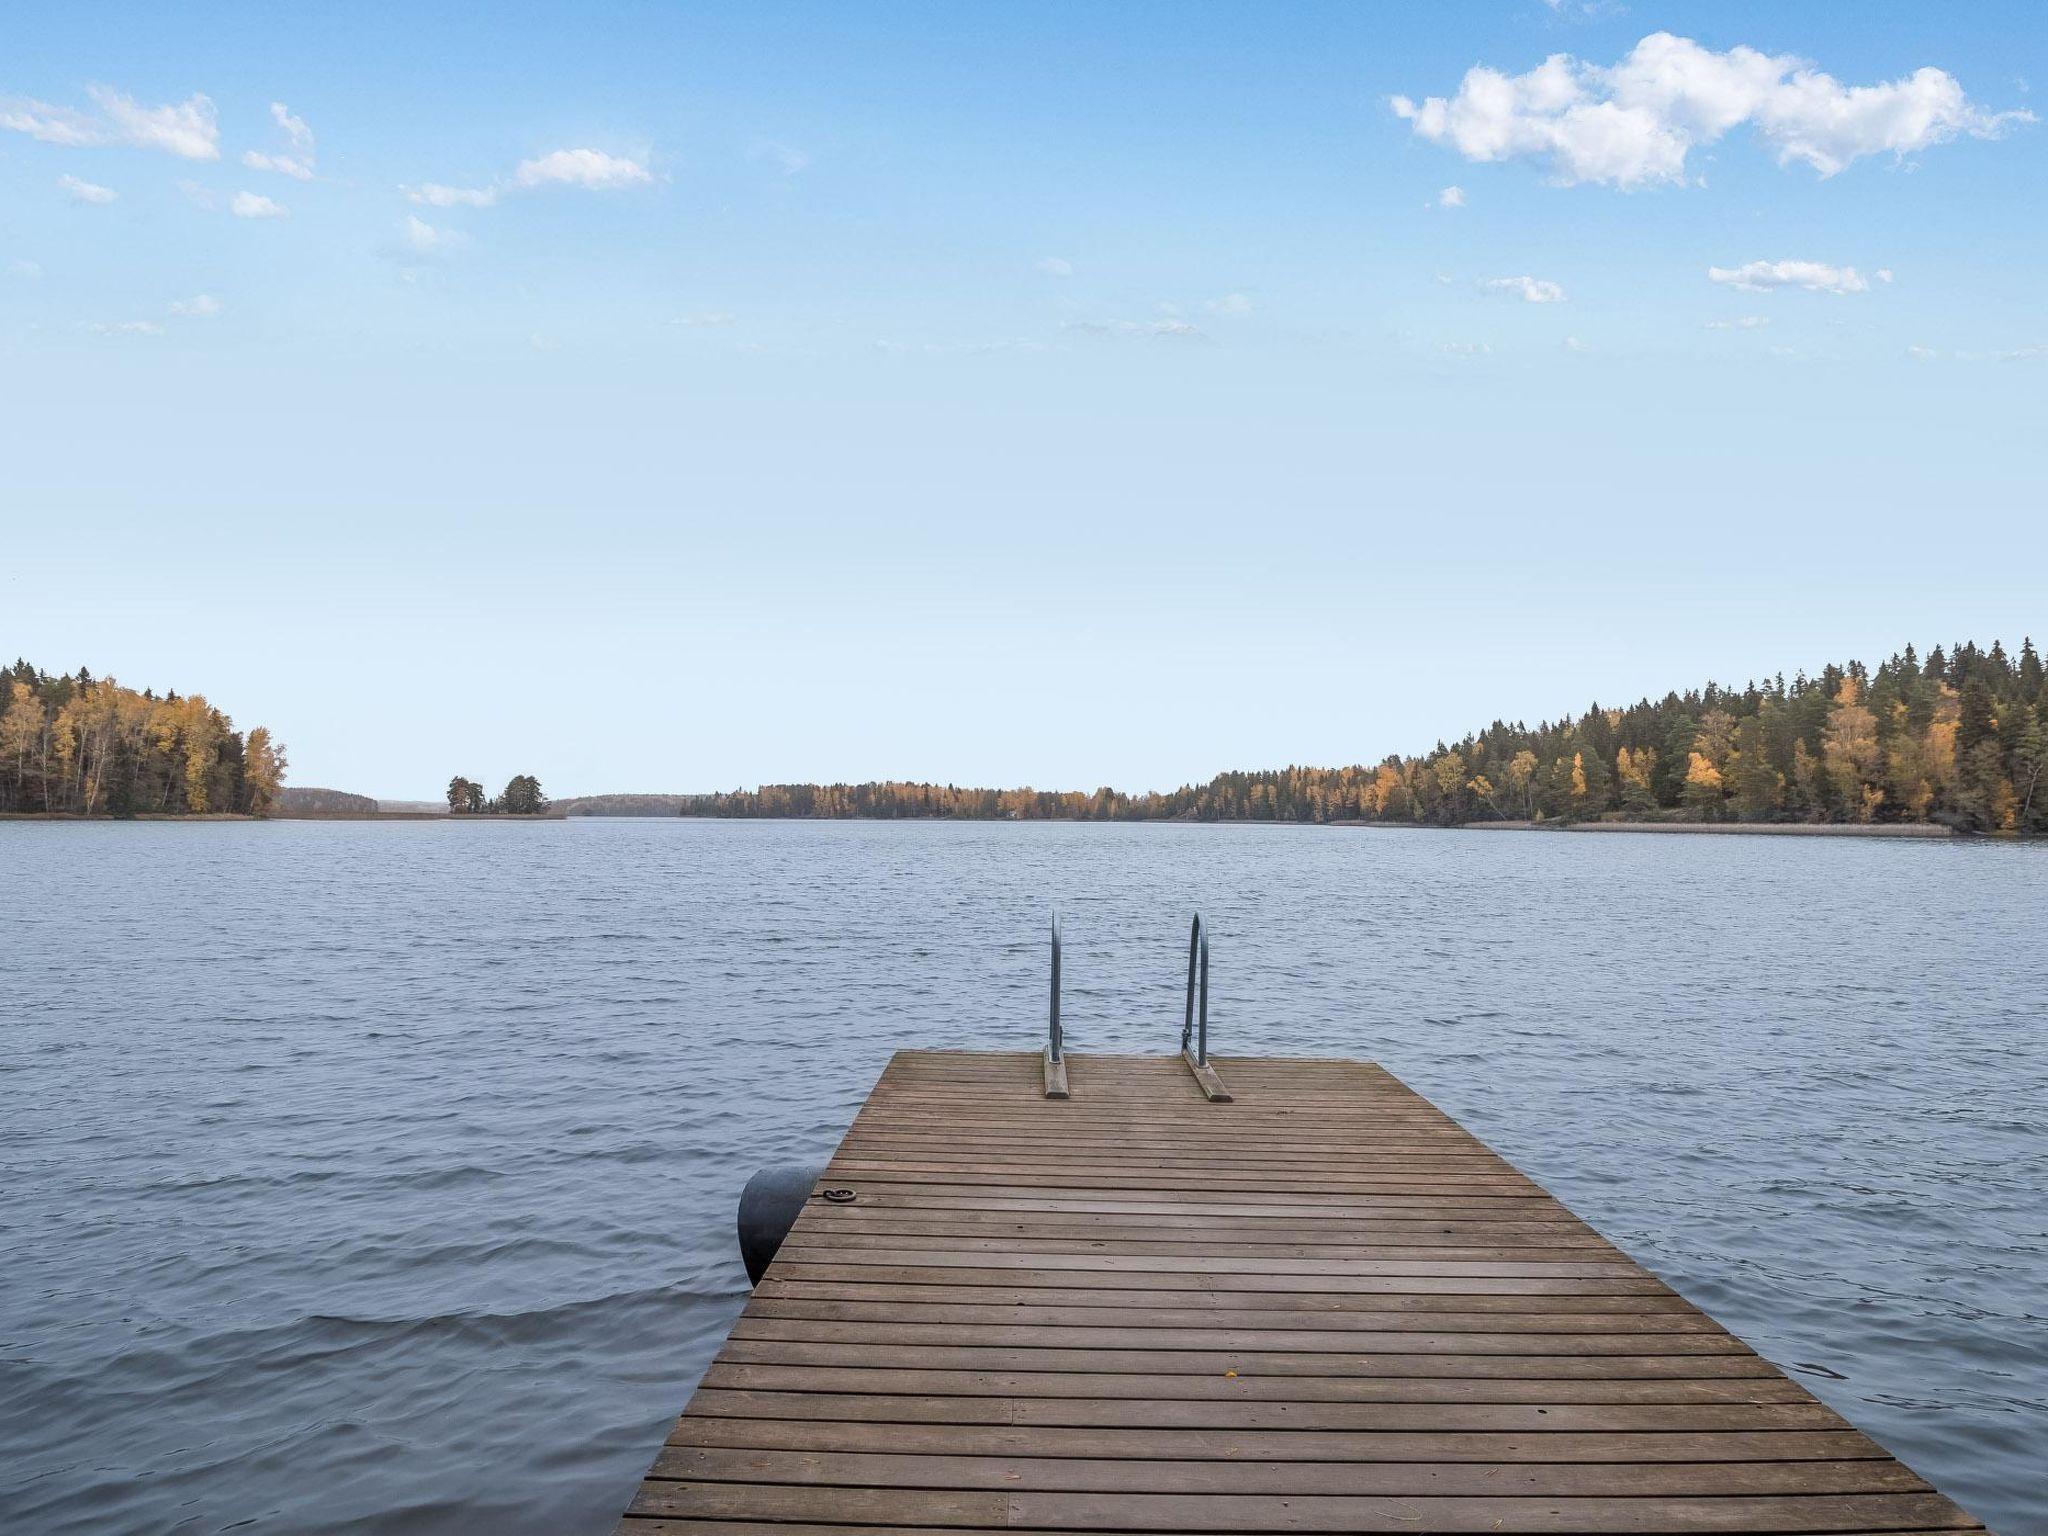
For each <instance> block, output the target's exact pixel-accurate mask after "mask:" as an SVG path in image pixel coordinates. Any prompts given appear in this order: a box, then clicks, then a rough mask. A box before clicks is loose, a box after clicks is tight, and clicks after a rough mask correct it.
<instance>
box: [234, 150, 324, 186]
mask: <svg viewBox="0 0 2048 1536" xmlns="http://www.w3.org/2000/svg"><path fill="white" fill-rule="evenodd" d="M242 164H244V165H246V166H247V167H248V168H249V169H250V170H252V171H275V172H277V173H278V175H280V176H289V177H291V178H292V179H293V180H294V181H311V180H312V179H313V167H312V166H311V165H309V164H308V163H307V162H305V161H304V160H294V159H293V158H292V157H291V156H290V155H266V154H264V153H262V152H261V151H260V150H254V149H245V150H243V151H242Z"/></svg>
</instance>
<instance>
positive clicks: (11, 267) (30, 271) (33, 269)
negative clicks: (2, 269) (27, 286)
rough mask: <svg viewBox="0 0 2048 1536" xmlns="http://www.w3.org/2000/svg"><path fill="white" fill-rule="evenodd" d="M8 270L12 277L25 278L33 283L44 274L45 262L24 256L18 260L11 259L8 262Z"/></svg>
mask: <svg viewBox="0 0 2048 1536" xmlns="http://www.w3.org/2000/svg"><path fill="white" fill-rule="evenodd" d="M7 271H8V274H9V275H10V276H12V277H19V278H25V279H27V280H28V281H29V282H31V283H32V282H34V281H35V280H36V279H37V278H39V277H41V276H42V275H43V264H42V263H41V262H39V261H30V260H28V259H27V258H26V257H23V258H22V259H20V260H18V261H10V262H9V263H8V264H7Z"/></svg>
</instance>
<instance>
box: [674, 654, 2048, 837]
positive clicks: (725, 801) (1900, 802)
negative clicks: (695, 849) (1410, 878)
mask: <svg viewBox="0 0 2048 1536" xmlns="http://www.w3.org/2000/svg"><path fill="white" fill-rule="evenodd" d="M2044 781H2048V687H2044V680H2043V668H2042V663H2041V658H2040V656H2039V655H2038V654H2037V653H2036V652H2035V650H2034V646H2033V642H2032V641H2031V640H2030V641H2027V642H2026V643H2024V644H2023V645H2022V646H2021V647H2020V651H2019V654H2018V656H2016V657H2015V656H2012V655H2010V654H2008V653H2007V652H2006V650H2005V649H2004V647H2003V646H2002V645H1999V644H1993V645H1992V647H1991V648H1990V649H1989V650H1988V651H1985V650H1979V649H1978V648H1977V647H1976V646H1975V645H1974V644H1964V645H1957V646H1954V647H1952V648H1950V649H1949V650H1947V651H1944V650H1942V649H1940V648H1938V647H1937V648H1936V649H1935V650H1933V651H1931V652H1930V653H1929V654H1928V656H1927V658H1926V660H1925V661H1922V660H1921V659H1920V657H1919V656H1918V655H1917V654H1916V653H1915V652H1914V650H1913V648H1912V647H1911V646H1908V647H1907V648H1906V650H1905V651H1904V652H1903V653H1902V654H1900V655H1897V656H1893V657H1891V658H1890V659H1889V660H1887V661H1886V662H1884V663H1883V664H1882V665H1881V666H1879V667H1877V668H1876V669H1875V670H1874V671H1873V670H1871V669H1868V668H1866V667H1864V666H1863V665H1862V664H1861V663H1859V662H1850V663H1848V664H1847V665H1845V666H1829V667H1827V668H1825V669H1823V670H1822V672H1821V673H1820V675H1819V676H1817V677H1807V676H1806V675H1804V674H1803V673H1802V674H1800V675H1799V676H1797V677H1795V678H1794V679H1793V680H1792V681H1791V682H1790V683H1787V682H1786V681H1785V679H1784V677H1783V676H1782V675H1781V676H1779V677H1776V678H1773V679H1771V680H1769V681H1767V682H1762V683H1751V684H1749V685H1748V686H1747V687H1746V688H1742V689H1731V688H1724V687H1721V686H1720V685H1718V684H1714V683H1709V684H1707V685H1706V687H1704V688H1699V689H1695V690H1692V691H1690V692H1687V693H1682V694H1681V693H1668V694H1666V695H1665V696H1664V697H1663V698H1662V699H1661V700H1659V701H1656V702H1654V703H1653V702H1651V701H1650V700H1648V699H1644V700H1642V701H1641V702H1640V703H1637V704H1633V705H1631V706H1629V707H1627V708H1625V709H1605V708H1602V707H1600V706H1599V705H1597V704H1596V705H1593V706H1592V707H1590V708H1589V709H1587V710H1586V712H1585V713H1584V714H1582V715H1578V716H1575V717H1570V718H1566V719H1563V720H1559V721H1556V722H1552V723H1545V724H1541V725H1537V726H1535V727H1533V728H1532V727H1530V726H1527V725H1523V724H1521V723H1520V722H1516V723H1514V724H1507V723H1504V722H1501V721H1495V722H1494V723H1493V724H1492V725H1490V726H1488V727H1487V728H1486V729H1485V730H1483V731H1480V732H1478V733H1476V734H1474V735H1470V736H1467V737H1465V738H1464V739H1463V740H1462V741H1459V742H1457V743H1456V744H1454V745H1449V746H1447V745H1444V744H1443V743H1438V745H1437V746H1436V748H1435V750H1433V751H1431V752H1429V753H1427V754H1425V755H1423V756H1420V757H1390V758H1388V759H1386V760H1385V761H1384V762H1382V763H1380V764H1378V765H1377V766H1374V767H1365V766H1356V767H1350V768H1284V769H1277V770H1267V771H1262V772H1253V773H1225V774H1221V775H1219V776H1217V777H1216V778H1214V779H1212V780H1210V781H1209V782H1208V783H1207V784H1200V785H1184V786H1183V787H1181V788H1180V789H1176V790H1173V791H1171V792H1169V793H1165V794H1143V795H1128V794H1123V793H1120V792H1118V791H1116V790H1113V789H1098V790H1096V791H1094V792H1093V793H1092V794H1091V793H1084V792H1080V791H1065V792H1062V791H1052V790H1034V789H965V788H961V787H959V786H957V785H952V784H910V783H875V784H764V785H762V786H761V787H760V788H759V789H757V790H753V791H745V790H736V791H734V792H733V793H731V794H714V795H693V796H689V797H687V798H686V799H685V801H684V803H683V805H682V806H681V808H680V814H682V815H685V816H800V817H883V818H893V817H955V818H961V819H976V820H979V819H991V818H1004V819H1014V820H1076V821H1301V822H1329V821H1374V822H1393V823H1405V824H1420V825H1429V826H1455V825H1458V824H1461V823H1464V822H1470V821H1485V820H1500V821H1525V820H1526V821H1547V820H1561V819H1578V820H1587V819H1596V818H1601V817H1614V818H1623V819H1628V818H1634V819H1644V820H1654V819H1666V820H1678V819H1682V820H1697V821H1750V822H1836V823H1843V822H1848V823H1882V822H1934V823H1940V824H1944V825H1949V826H1955V827H1960V828H1964V829H1968V830H1975V831H2023V832H2043V831H2048V782H2044Z"/></svg>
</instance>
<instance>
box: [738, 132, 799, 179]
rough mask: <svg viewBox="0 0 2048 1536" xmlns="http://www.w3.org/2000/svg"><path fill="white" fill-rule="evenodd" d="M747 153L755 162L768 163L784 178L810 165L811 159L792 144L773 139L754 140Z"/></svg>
mask: <svg viewBox="0 0 2048 1536" xmlns="http://www.w3.org/2000/svg"><path fill="white" fill-rule="evenodd" d="M749 153H750V154H752V155H753V157H754V158H755V159H756V160H766V161H768V162H769V163H771V164H772V165H774V166H775V167H776V168H777V169H778V170H780V171H781V172H782V174H783V175H785V176H794V175H796V173H797V172H798V171H801V170H805V169H807V168H808V167H809V166H810V163H811V157H810V156H809V155H808V154H806V153H805V152H804V151H803V150H801V149H798V148H797V147H796V146H795V145H794V144H783V143H779V142H778V141H776V140H774V139H756V140H755V141H754V146H753V148H752V149H751V150H750V151H749Z"/></svg>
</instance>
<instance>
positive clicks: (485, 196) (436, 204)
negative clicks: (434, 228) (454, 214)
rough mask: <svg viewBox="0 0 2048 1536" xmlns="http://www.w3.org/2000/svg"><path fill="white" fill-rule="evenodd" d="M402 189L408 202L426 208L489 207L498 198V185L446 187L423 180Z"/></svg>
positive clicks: (435, 182)
mask: <svg viewBox="0 0 2048 1536" xmlns="http://www.w3.org/2000/svg"><path fill="white" fill-rule="evenodd" d="M400 190H402V191H403V192H404V193H405V200H406V201H407V202H409V203H418V204H420V205H421V206H422V207H425V208H488V207H490V206H491V205H492V204H493V203H495V202H497V200H498V189H497V188H496V187H444V186H442V185H441V184H440V183H439V182H437V181H423V182H421V183H420V184H419V185H418V186H416V187H404V188H401V189H400Z"/></svg>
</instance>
